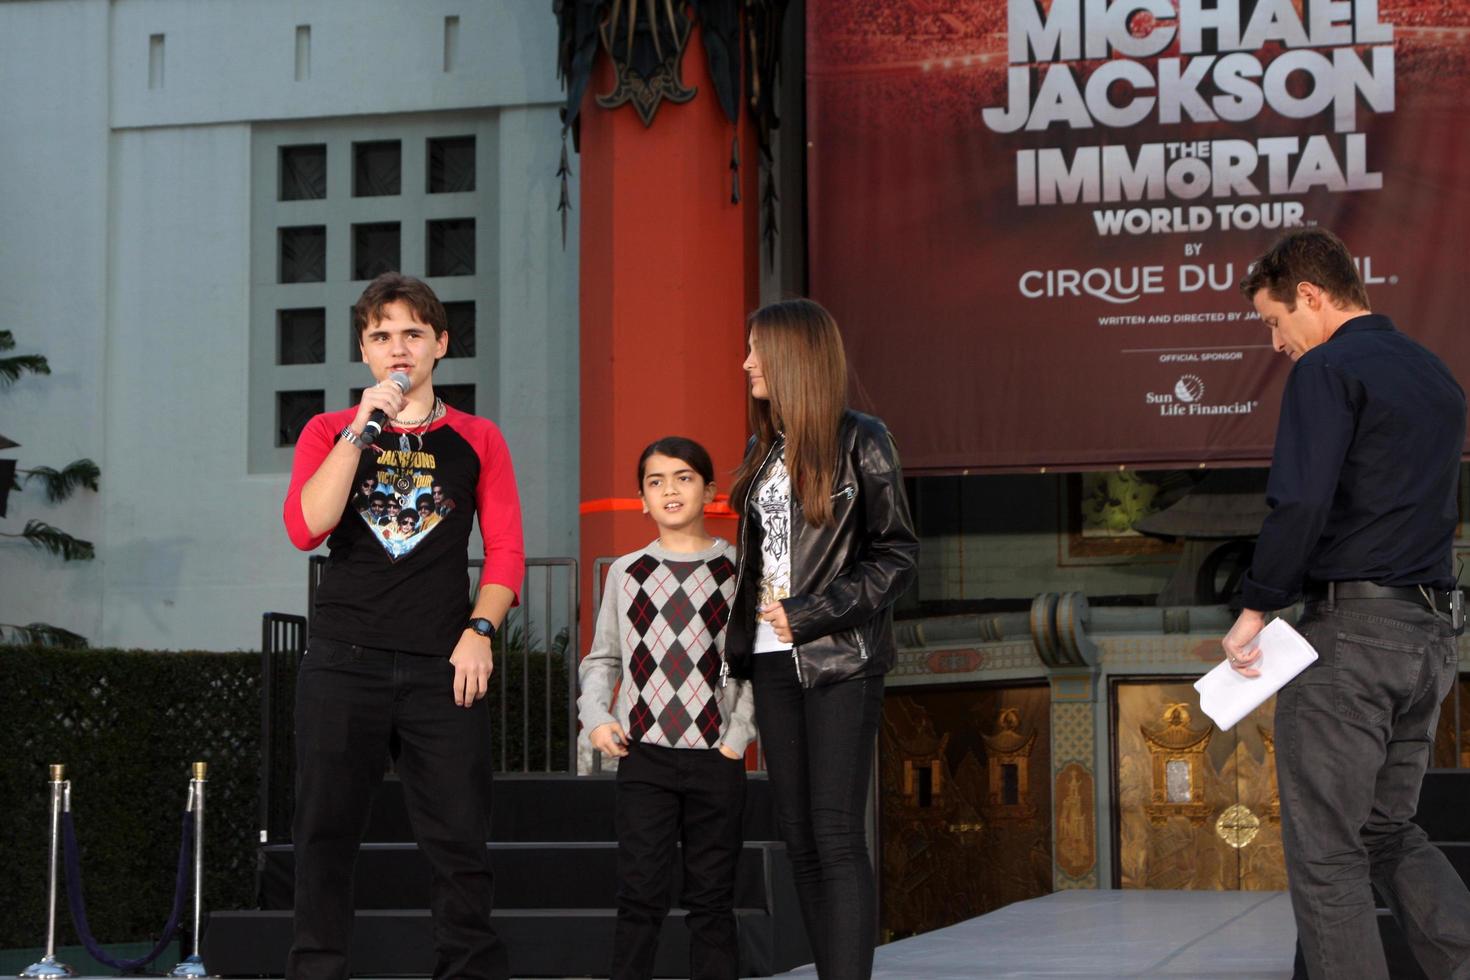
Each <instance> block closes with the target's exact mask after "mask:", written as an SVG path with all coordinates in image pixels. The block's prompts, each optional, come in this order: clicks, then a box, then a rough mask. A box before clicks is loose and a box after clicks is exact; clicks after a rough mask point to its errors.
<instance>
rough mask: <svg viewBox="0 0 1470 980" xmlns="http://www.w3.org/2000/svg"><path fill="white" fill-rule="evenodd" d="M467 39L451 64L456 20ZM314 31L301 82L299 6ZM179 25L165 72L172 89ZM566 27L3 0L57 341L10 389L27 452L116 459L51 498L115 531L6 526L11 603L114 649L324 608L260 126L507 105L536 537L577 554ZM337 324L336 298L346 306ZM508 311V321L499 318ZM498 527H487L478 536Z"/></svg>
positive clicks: (195, 641) (158, 644) (16, 214)
mask: <svg viewBox="0 0 1470 980" xmlns="http://www.w3.org/2000/svg"><path fill="white" fill-rule="evenodd" d="M446 16H458V17H459V18H460V24H459V40H458V56H457V58H456V61H455V64H454V66H453V69H452V70H451V71H449V72H445V71H444V67H443V36H444V18H445V17H446ZM302 24H309V25H310V26H311V29H312V44H311V71H310V76H309V78H307V79H305V80H303V81H301V82H297V81H296V79H295V64H296V38H295V35H296V28H297V26H298V25H302ZM154 34H163V35H164V37H165V43H164V75H163V85H162V87H161V88H153V89H150V88H149V85H148V81H149V70H148V52H149V38H150V35H154ZM554 64H555V23H554V20H553V18H552V16H551V12H550V9H549V7H548V6H547V5H545V4H536V3H527V2H524V0H498V2H475V0H458V2H449V0H402V2H374V3H371V4H365V3H361V2H357V0H318V2H314V3H303V2H295V3H293V2H286V0H208V2H199V0H114V2H112V3H108V2H107V0H12V2H7V3H0V119H3V120H5V121H6V123H7V127H6V128H7V131H8V134H7V136H6V137H5V138H4V139H0V178H3V185H0V186H3V188H4V190H3V191H0V282H3V283H5V288H4V289H0V329H10V330H12V331H13V332H14V333H15V334H16V339H17V342H18V351H39V352H42V353H45V354H46V355H47V356H48V357H49V358H50V359H51V366H52V370H53V374H52V376H50V377H49V378H25V379H23V380H22V381H21V382H19V383H17V384H15V385H12V386H10V387H9V388H8V389H0V433H4V434H5V435H8V436H10V437H11V438H12V439H15V440H17V441H18V442H20V443H22V447H23V448H22V449H20V450H17V451H13V452H12V453H7V455H14V456H16V457H17V458H18V459H19V460H20V462H21V465H22V466H26V465H34V464H42V463H44V464H48V465H54V466H60V465H63V464H65V463H66V462H70V461H71V460H72V459H75V458H77V457H80V456H91V457H92V458H93V459H96V460H97V462H98V463H99V465H100V466H101V467H102V487H103V489H102V492H101V493H100V494H97V495H92V494H86V493H83V494H81V495H79V496H78V497H77V498H76V499H75V500H74V501H73V502H69V503H67V504H65V505H62V506H49V505H46V504H45V503H44V501H43V500H42V497H41V494H40V492H39V488H36V487H33V488H32V489H31V490H29V491H27V492H26V493H24V494H22V495H19V496H14V497H12V510H11V515H10V517H8V518H7V519H5V520H4V521H3V522H0V529H4V530H8V531H15V530H18V529H19V528H20V527H21V525H22V524H23V523H24V520H25V519H26V518H28V517H40V518H42V519H44V520H48V521H51V522H52V523H55V524H57V525H59V526H61V527H64V528H65V529H66V530H68V531H71V532H72V533H75V534H78V535H79V536H82V537H87V538H90V539H91V540H93V541H94V542H95V543H96V544H97V547H98V559H97V560H96V561H95V562H90V563H71V564H66V565H64V564H62V563H61V562H60V561H59V560H58V559H54V558H51V557H49V556H45V555H43V554H41V553H39V552H35V553H33V552H31V550H30V549H28V548H27V547H25V546H24V545H20V544H16V543H5V544H0V580H3V583H0V622H9V623H25V622H30V621H35V620H40V621H45V622H52V623H55V624H58V625H62V626H66V627H68V628H71V629H75V630H77V631H78V632H81V633H83V634H84V635H86V636H87V637H88V638H89V639H90V640H91V641H92V643H93V644H95V645H119V646H141V647H152V648H202V649H236V648H248V647H253V646H255V645H256V644H257V643H258V642H259V632H260V626H259V624H260V615H261V613H263V612H265V611H281V612H297V613H301V612H305V606H306V590H305V583H306V559H305V556H304V555H302V554H301V553H300V552H298V551H296V550H295V549H294V548H292V547H291V546H290V544H289V543H288V542H287V541H286V538H285V534H284V531H283V529H282V526H281V521H280V508H281V500H282V497H283V496H284V492H285V484H286V477H285V475H284V474H262V475H251V474H249V473H248V472H247V459H246V455H247V454H246V432H247V426H248V422H249V419H248V397H247V393H248V386H249V377H250V373H249V372H250V364H249V356H248V347H249V319H250V302H251V289H250V286H251V281H250V280H251V268H252V255H251V251H250V250H251V247H252V238H251V194H252V188H253V186H254V183H255V182H256V181H257V180H258V175H252V171H251V135H252V130H253V127H254V126H256V125H260V124H269V123H275V122H279V121H281V120H288V119H289V120H310V119H317V118H320V119H331V118H339V119H340V118H342V117H352V116H358V115H361V116H363V117H364V119H367V120H371V119H373V118H376V117H379V116H383V115H386V114H389V113H394V114H400V115H401V114H414V113H432V112H443V111H445V110H475V111H487V110H488V111H494V112H496V113H497V114H498V133H499V135H498V138H497V139H496V140H495V141H494V143H495V145H494V146H493V147H486V148H485V150H484V151H483V152H494V153H495V154H496V155H497V156H496V160H495V173H496V175H497V182H498V186H497V187H496V188H494V189H493V193H492V194H490V195H488V197H489V198H490V199H491V200H492V201H493V202H494V207H493V208H492V209H491V210H490V211H489V213H484V214H481V215H479V216H478V220H479V221H480V222H489V223H491V226H492V228H493V231H494V241H495V242H496V245H495V247H494V248H492V249H489V250H488V251H487V252H486V254H485V261H490V262H494V263H495V264H496V267H495V269H494V276H493V279H494V281H495V282H497V283H498V284H499V288H498V289H497V290H496V293H497V295H496V303H497V304H498V308H496V309H493V310H483V311H482V312H481V314H480V315H481V318H482V321H484V320H485V318H486V317H489V316H491V315H493V316H494V317H495V322H494V324H493V330H494V331H495V332H496V333H497V335H498V342H499V352H500V353H499V359H498V363H495V364H491V365H487V366H483V368H482V369H483V370H487V371H493V372H496V374H497V375H498V377H496V378H495V382H496V385H495V387H496V388H497V389H498V399H496V401H497V402H498V404H487V403H486V402H485V401H484V400H481V402H480V403H479V405H478V410H479V411H480V413H481V414H484V415H487V416H489V417H491V418H494V419H496V420H497V421H498V422H499V424H500V425H501V427H502V429H503V430H504V431H505V433H506V437H507V440H508V441H509V443H510V446H511V450H512V453H513V455H514V457H515V460H516V465H517V471H518V477H519V483H520V489H521V495H522V500H523V505H524V508H525V528H526V536H527V550H528V553H530V554H534V555H574V554H576V543H577V539H576V527H577V514H576V494H577V360H576V357H577V332H576V331H577V298H576V297H577V289H576V268H577V249H576V241H575V222H573V227H572V230H571V240H570V241H569V242H568V244H567V247H566V248H565V249H563V247H562V244H561V231H560V221H559V219H558V216H557V214H556V211H555V208H556V202H557V198H558V194H559V187H558V185H557V182H556V180H555V178H554V174H555V170H556V161H557V156H558V154H559V152H560V134H559V127H558V122H557V116H556V104H555V103H556V101H557V99H558V98H559V95H560V92H559V89H558V86H557V83H556V79H555V72H554ZM332 324H333V325H334V326H335V324H336V321H335V320H334V321H332ZM486 329H487V330H489V329H492V328H491V327H490V326H487V327H486ZM477 550H478V541H476V542H474V543H473V545H472V553H474V552H475V551H477Z"/></svg>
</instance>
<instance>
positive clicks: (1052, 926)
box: [781, 891, 1296, 980]
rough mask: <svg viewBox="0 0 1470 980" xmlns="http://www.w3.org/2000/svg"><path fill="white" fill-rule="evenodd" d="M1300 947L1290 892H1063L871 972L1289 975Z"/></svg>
mask: <svg viewBox="0 0 1470 980" xmlns="http://www.w3.org/2000/svg"><path fill="white" fill-rule="evenodd" d="M1295 948H1296V926H1295V925H1294V924H1293V923H1292V918H1291V902H1290V900H1289V899H1288V898H1287V896H1286V893H1285V892H1201V891H1189V892H1184V891H1177V892H1175V891H1065V892H1057V893H1055V894H1052V895H1047V896H1045V897H1044V898H1036V899H1032V900H1031V901H1029V902H1017V903H1015V904H1014V905H1008V906H1006V907H1005V908H1003V909H998V910H997V911H995V912H992V913H990V914H989V915H982V916H979V917H978V918H974V919H970V920H968V921H965V922H961V923H958V924H957V925H953V926H949V927H948V928H945V929H936V930H935V931H934V932H928V933H924V934H923V935H920V936H914V937H913V938H911V939H904V940H900V941H899V942H895V943H889V944H888V945H886V946H880V947H879V948H878V951H877V954H876V956H875V958H874V964H873V977H874V980H960V978H971V977H1025V978H1028V980H1040V978H1045V977H1090V978H1096V980H1102V978H1112V977H1189V978H1192V980H1205V978H1218V980H1287V978H1289V977H1290V976H1291V964H1292V956H1293V954H1294V952H1295ZM816 975H817V972H816V970H815V969H813V968H812V967H810V966H807V967H803V968H801V969H799V970H793V971H791V972H790V973H783V974H781V976H783V977H815V976H816Z"/></svg>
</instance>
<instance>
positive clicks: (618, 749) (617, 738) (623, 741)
mask: <svg viewBox="0 0 1470 980" xmlns="http://www.w3.org/2000/svg"><path fill="white" fill-rule="evenodd" d="M587 741H589V742H591V743H592V747H593V748H594V749H597V750H598V751H599V752H601V753H602V754H603V755H610V756H616V757H621V756H625V755H627V754H628V738H627V736H626V735H624V734H623V726H622V725H619V724H618V723H617V722H615V721H610V722H608V723H607V724H606V725H598V726H597V727H596V728H594V729H592V731H591V732H590V733H588V735H587Z"/></svg>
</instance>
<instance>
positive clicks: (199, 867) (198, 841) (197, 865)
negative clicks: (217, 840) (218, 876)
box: [168, 762, 209, 977]
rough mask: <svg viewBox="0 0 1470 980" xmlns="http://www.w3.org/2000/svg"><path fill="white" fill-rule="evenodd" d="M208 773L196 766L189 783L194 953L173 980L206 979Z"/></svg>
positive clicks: (174, 972)
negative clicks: (202, 951)
mask: <svg viewBox="0 0 1470 980" xmlns="http://www.w3.org/2000/svg"><path fill="white" fill-rule="evenodd" d="M208 771H209V766H208V764H207V763H203V762H196V763H194V778H193V779H191V780H189V805H188V806H187V807H186V808H185V809H189V810H193V811H194V936H193V941H194V952H193V953H191V954H190V955H189V956H188V958H186V959H185V960H184V961H183V962H182V963H180V964H179V965H178V966H176V967H174V968H173V969H172V970H170V971H169V974H168V975H169V976H171V977H207V976H209V973H208V972H207V971H206V970H205V969H204V957H203V956H201V955H199V931H200V928H199V927H200V925H201V924H202V921H203V909H204V784H205V782H206V781H207V780H206V776H207V774H208Z"/></svg>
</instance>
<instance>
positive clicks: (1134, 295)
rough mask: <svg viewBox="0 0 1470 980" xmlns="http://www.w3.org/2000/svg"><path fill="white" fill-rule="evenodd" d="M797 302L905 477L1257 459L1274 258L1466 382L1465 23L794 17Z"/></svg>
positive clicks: (1469, 266) (1090, 15)
mask: <svg viewBox="0 0 1470 980" xmlns="http://www.w3.org/2000/svg"><path fill="white" fill-rule="evenodd" d="M807 10H808V15H807V17H808V23H807V65H808V68H807V71H808V78H807V99H808V106H807V118H808V139H809V146H808V151H807V152H808V186H809V203H810V228H809V234H810V237H809V246H810V255H811V282H812V295H813V297H815V298H816V299H818V300H819V301H821V302H822V303H824V304H826V305H827V306H829V307H830V308H831V309H832V311H833V312H834V314H836V316H837V319H838V322H839V323H840V324H842V328H843V335H844V337H845V338H846V340H847V343H848V347H849V354H850V357H851V360H852V364H853V368H854V372H855V375H856V386H855V387H856V391H857V399H856V401H857V403H858V404H859V406H860V407H861V406H866V407H869V408H871V409H872V410H873V411H876V412H877V413H878V414H880V415H881V416H883V418H884V419H885V420H886V421H887V422H888V423H889V426H890V427H891V428H892V429H893V431H894V433H895V434H896V436H897V437H898V440H899V445H900V447H901V449H902V451H903V455H904V464H905V467H906V468H907V469H910V470H927V471H931V472H934V471H954V470H962V469H991V470H998V469H1030V468H1035V467H1043V466H1047V467H1057V468H1074V469H1085V468H1091V467H1097V466H1102V465H1117V464H1128V465H1140V466H1149V467H1167V466H1193V465H1197V464H1199V463H1204V462H1209V463H1212V464H1224V465H1230V464H1244V463H1249V462H1261V461H1265V460H1267V459H1269V458H1270V454H1271V445H1272V442H1273V439H1274V434H1275V425H1276V417H1277V410H1278V404H1279V400H1280V392H1281V386H1282V383H1283V382H1284V380H1285V377H1286V373H1287V370H1288V369H1289V367H1290V364H1289V362H1288V361H1287V360H1286V359H1285V358H1284V357H1283V356H1282V355H1279V354H1277V353H1276V352H1274V351H1273V350H1271V348H1270V345H1269V338H1268V335H1267V331H1266V329H1265V327H1264V326H1263V325H1262V324H1261V322H1260V320H1259V319H1258V318H1257V317H1256V315H1255V314H1254V312H1253V311H1252V310H1251V308H1250V306H1249V304H1248V303H1247V302H1246V301H1245V299H1244V298H1243V297H1242V296H1241V295H1240V293H1239V292H1238V290H1237V283H1238V282H1239V281H1240V279H1241V278H1242V276H1243V275H1244V274H1245V271H1246V266H1247V264H1248V263H1249V262H1250V260H1251V259H1253V258H1254V257H1255V256H1257V255H1259V254H1260V253H1261V252H1262V251H1263V250H1264V249H1265V248H1266V247H1267V246H1268V245H1269V244H1270V243H1271V241H1272V240H1273V239H1274V237H1275V236H1276V235H1277V234H1278V233H1279V232H1280V230H1281V229H1283V228H1288V227H1294V226H1300V225H1313V224H1320V225H1322V226H1324V227H1327V228H1330V229H1332V230H1333V231H1335V232H1337V233H1338V234H1339V235H1340V236H1342V238H1343V239H1344V240H1345V241H1346V242H1347V244H1348V247H1349V248H1350V249H1351V250H1352V251H1353V253H1354V255H1356V256H1358V257H1359V260H1360V263H1361V264H1360V271H1361V272H1362V274H1363V277H1364V279H1365V280H1366V283H1367V285H1368V294H1369V297H1370V299H1371V301H1372V305H1373V309H1374V310H1375V312H1379V313H1384V314H1386V315H1388V316H1389V317H1391V318H1392V319H1393V320H1394V322H1395V323H1396V324H1397V325H1398V327H1399V328H1400V329H1401V330H1403V331H1405V332H1406V333H1409V334H1410V335H1411V336H1414V337H1416V338H1418V339H1419V340H1421V341H1422V342H1423V343H1425V344H1427V345H1428V346H1429V347H1430V348H1431V349H1433V350H1435V351H1436V352H1437V353H1439V354H1440V356H1441V357H1443V358H1444V359H1445V360H1446V362H1447V363H1448V364H1449V365H1450V367H1451V369H1452V370H1454V371H1455V373H1456V375H1457V376H1458V377H1460V378H1461V379H1462V381H1465V380H1467V379H1470V332H1467V331H1466V329H1465V328H1466V322H1465V315H1464V313H1463V309H1464V303H1465V300H1464V298H1463V295H1462V291H1463V290H1464V288H1465V286H1466V282H1467V279H1470V247H1467V246H1470V241H1467V238H1470V235H1467V227H1470V179H1467V176H1466V175H1467V170H1470V108H1467V106H1470V84H1467V83H1470V4H1465V3H1459V2H1456V3H1453V4H1452V3H1447V2H1442V0H1313V2H1310V3H1305V2H1303V0H1296V2H1295V3H1293V2H1292V0H1255V2H1248V0H1218V2H1217V3H1216V4H1214V5H1209V6H1206V5H1205V4H1204V3H1203V2H1201V0H1111V2H1109V0H1043V2H1039V3H1038V2H1036V0H809V2H808V6H807Z"/></svg>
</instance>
